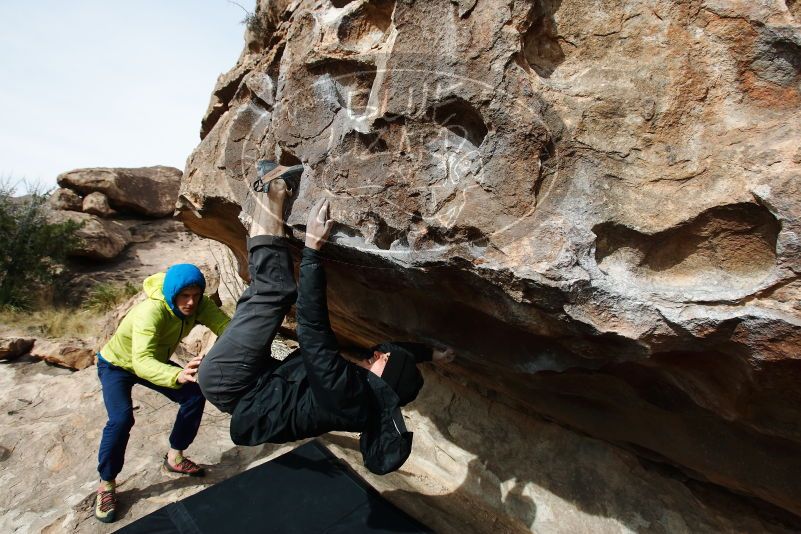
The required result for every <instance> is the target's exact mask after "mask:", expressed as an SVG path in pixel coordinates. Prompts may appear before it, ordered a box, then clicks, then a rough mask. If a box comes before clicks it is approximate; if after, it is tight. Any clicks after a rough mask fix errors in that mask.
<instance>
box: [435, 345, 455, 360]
mask: <svg viewBox="0 0 801 534" xmlns="http://www.w3.org/2000/svg"><path fill="white" fill-rule="evenodd" d="M454 358H456V353H455V352H454V350H453V349H452V348H451V347H445V348H442V349H434V350H433V352H432V353H431V360H432V361H433V362H434V363H451V362H452V361H453V360H454Z"/></svg>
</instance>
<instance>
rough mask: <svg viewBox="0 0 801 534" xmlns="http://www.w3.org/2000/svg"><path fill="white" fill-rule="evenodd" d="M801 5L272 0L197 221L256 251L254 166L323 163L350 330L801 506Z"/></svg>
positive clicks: (524, 404)
mask: <svg viewBox="0 0 801 534" xmlns="http://www.w3.org/2000/svg"><path fill="white" fill-rule="evenodd" d="M800 16H801V15H799V11H798V4H797V3H796V2H790V1H786V2H785V0H765V1H762V2H749V1H745V0H737V1H728V0H727V1H723V0H681V1H676V2H662V1H657V0H634V1H623V0H597V1H594V2H590V3H587V2H586V1H579V0H538V1H533V0H532V1H529V2H512V1H508V2H505V1H500V2H490V1H486V0H478V1H476V0H458V1H456V0H454V1H445V0H438V1H430V2H429V1H414V0H397V1H394V0H373V1H367V0H352V1H347V0H330V1H329V0H319V1H312V0H303V1H294V2H289V1H276V2H259V7H258V10H257V18H256V21H255V23H254V24H251V26H250V27H251V31H250V32H249V33H248V34H247V36H246V37H247V43H246V47H245V50H244V51H243V53H242V55H241V57H240V58H239V61H238V62H237V64H236V66H235V67H234V68H233V69H232V70H231V71H230V72H229V73H227V74H224V75H222V76H221V77H220V79H219V80H218V84H217V87H216V88H215V91H214V94H213V96H212V100H211V103H210V106H209V110H208V112H207V114H206V116H205V117H204V118H203V121H202V127H201V136H202V142H201V143H200V145H199V146H198V147H197V149H196V150H195V152H194V153H193V154H192V156H191V157H190V159H189V160H188V162H187V167H186V170H185V173H184V179H183V183H182V188H181V198H180V200H179V207H180V209H181V211H182V218H183V220H184V222H185V224H186V225H187V226H188V227H189V228H191V229H192V230H193V231H195V232H197V233H199V234H201V235H204V236H207V237H212V238H214V239H216V240H218V241H221V242H222V243H225V244H226V245H228V246H229V247H231V248H232V250H234V252H235V253H236V254H237V256H238V257H239V259H240V260H242V259H244V257H245V248H244V247H245V239H244V237H245V232H244V229H243V227H242V225H241V223H240V222H239V221H238V219H237V215H238V214H239V211H240V204H241V203H245V204H247V198H246V191H247V188H248V184H249V183H250V182H251V181H252V180H253V179H254V178H255V170H254V163H255V161H256V160H257V159H259V158H263V157H267V158H270V159H277V160H279V161H281V162H282V163H297V162H302V163H303V164H304V165H305V167H306V171H305V173H304V176H303V180H302V184H301V187H300V191H299V194H298V197H297V199H296V200H295V202H294V205H293V208H292V212H291V215H290V217H289V223H290V224H291V225H292V226H293V228H294V229H295V231H296V232H297V235H298V236H299V235H300V234H301V232H302V225H303V223H304V220H305V216H306V213H307V210H308V207H309V206H310V204H311V203H312V202H313V201H314V200H315V199H316V198H318V197H319V196H321V195H323V194H325V195H328V196H330V197H331V198H332V207H333V210H334V215H335V217H336V218H337V219H338V220H339V221H341V224H340V225H339V226H337V227H336V229H335V236H334V239H333V241H334V243H333V244H331V245H328V247H327V250H326V255H327V257H328V264H327V269H328V273H329V279H330V289H331V294H330V304H331V308H332V320H333V322H334V326H335V329H336V330H337V332H338V334H339V335H340V336H341V337H342V338H343V339H346V340H349V341H355V342H361V343H369V342H374V341H377V340H380V339H383V338H387V337H389V338H415V339H420V340H425V341H429V342H432V343H442V344H448V345H451V346H453V347H454V348H456V350H457V352H458V354H459V356H460V357H459V360H458V362H457V366H456V367H457V368H458V371H456V372H457V373H460V374H461V375H462V376H463V377H464V379H465V380H468V381H470V383H471V384H473V385H474V386H473V387H474V388H478V389H482V390H484V389H483V388H486V389H485V390H484V392H485V394H486V395H489V396H490V397H491V398H493V399H496V400H497V401H499V402H501V403H503V404H506V405H509V406H511V407H515V408H517V409H521V410H525V411H528V412H531V411H533V412H536V413H539V414H542V415H544V416H545V417H547V418H549V419H551V420H554V421H557V422H559V423H560V424H562V425H566V426H569V427H573V428H576V429H578V430H580V431H582V432H585V433H587V434H589V435H592V436H594V437H597V438H600V439H603V440H606V441H608V442H610V443H614V444H617V445H619V446H621V447H625V448H627V449H629V450H631V451H634V452H636V453H637V454H638V455H640V456H641V457H643V458H648V459H650V460H654V461H657V462H660V463H663V464H666V465H672V466H675V467H677V468H678V469H680V470H681V471H682V472H683V473H684V474H685V475H687V476H689V477H691V478H692V479H695V480H702V481H708V482H711V483H714V484H717V485H719V486H723V487H725V488H728V489H730V490H733V491H734V492H736V493H742V494H746V495H750V496H752V497H755V498H757V499H759V500H761V501H763V502H766V503H770V504H772V505H775V506H778V507H780V508H783V509H785V510H788V511H790V512H792V513H794V514H798V515H801V476H799V474H801V388H799V387H798V384H799V383H801V363H800V362H799V356H798V347H799V346H800V345H799V343H801V307H800V306H799V304H798V302H799V300H798V299H799V296H801V280H799V274H798V273H799V270H801V254H799V252H801V250H800V249H801V239H800V238H799V235H800V234H799V232H801V227H800V225H801V218H799V212H801V190H799V178H800V177H801V135H799V134H800V133H801V132H799V129H801V127H800V126H799V125H801V112H800V111H799V110H800V109H801V107H799V104H801V19H800V18H799V17H800ZM454 424H455V423H454ZM440 431H441V432H442V434H443V435H448V434H447V433H446V429H444V428H441V429H440ZM449 436H450V437H452V438H453V439H454V440H457V441H458V440H460V439H461V437H460V436H459V435H458V434H449ZM511 475H514V473H511Z"/></svg>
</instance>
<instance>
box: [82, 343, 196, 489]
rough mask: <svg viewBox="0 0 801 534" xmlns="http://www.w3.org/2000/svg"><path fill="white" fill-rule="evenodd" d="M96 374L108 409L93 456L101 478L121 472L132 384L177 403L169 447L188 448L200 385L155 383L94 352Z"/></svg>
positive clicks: (129, 425) (128, 430) (111, 477)
mask: <svg viewBox="0 0 801 534" xmlns="http://www.w3.org/2000/svg"><path fill="white" fill-rule="evenodd" d="M97 356H98V358H97V376H98V377H99V378H100V384H101V385H102V387H103V402H104V403H105V405H106V412H108V422H107V423H106V426H105V428H104V429H103V437H102V438H101V440H100V452H99V453H98V455H97V461H98V465H97V470H98V472H99V473H100V478H101V479H102V480H114V479H115V478H116V477H117V474H119V472H120V471H122V465H123V462H124V461H125V448H126V447H127V446H128V437H129V436H130V433H131V428H132V427H133V425H134V416H133V403H132V401H131V389H132V388H133V385H134V384H141V385H143V386H145V387H148V388H150V389H152V390H153V391H158V392H159V393H161V394H162V395H164V396H166V397H167V398H168V399H170V400H171V401H173V402H177V403H178V404H180V406H181V407H180V408H179V409H178V415H177V417H176V418H175V424H174V425H173V427H172V433H171V434H170V447H172V448H173V449H177V450H179V451H182V450H184V449H186V448H187V447H189V445H190V444H191V443H192V441H194V439H195V436H197V431H198V429H199V428H200V420H201V418H202V417H203V407H204V406H205V405H206V399H205V398H204V397H203V393H201V392H200V388H199V387H198V385H197V384H195V383H193V382H187V383H186V384H184V385H183V386H181V387H180V388H179V389H172V388H167V387H163V386H157V385H155V384H153V383H151V382H148V381H147V380H145V379H143V378H139V377H138V376H136V375H135V374H133V373H130V372H128V371H126V370H125V369H122V368H120V367H117V366H116V365H113V364H111V363H109V362H107V361H106V360H104V359H103V358H102V357H101V356H100V354H98V355H97Z"/></svg>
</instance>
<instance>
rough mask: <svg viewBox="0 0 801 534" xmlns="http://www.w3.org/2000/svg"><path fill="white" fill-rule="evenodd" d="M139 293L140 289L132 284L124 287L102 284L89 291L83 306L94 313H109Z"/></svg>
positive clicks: (126, 284) (127, 283)
mask: <svg viewBox="0 0 801 534" xmlns="http://www.w3.org/2000/svg"><path fill="white" fill-rule="evenodd" d="M137 293H139V288H138V287H137V286H135V285H134V284H132V283H131V282H125V284H124V285H122V284H111V283H101V284H97V285H96V286H94V287H93V288H92V289H90V290H89V294H88V295H87V297H86V300H85V301H84V303H83V306H84V308H87V309H89V310H92V311H94V312H107V311H109V310H112V309H114V308H115V307H116V306H117V304H120V303H122V302H124V301H126V300H128V299H129V298H131V297H132V296H134V295H136V294H137Z"/></svg>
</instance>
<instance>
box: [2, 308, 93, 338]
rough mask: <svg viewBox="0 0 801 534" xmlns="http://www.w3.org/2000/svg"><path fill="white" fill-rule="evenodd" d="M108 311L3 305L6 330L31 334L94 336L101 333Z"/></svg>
mask: <svg viewBox="0 0 801 534" xmlns="http://www.w3.org/2000/svg"><path fill="white" fill-rule="evenodd" d="M103 316H104V314H102V313H98V312H96V311H93V310H80V309H74V308H42V309H37V310H13V309H0V325H1V326H2V329H3V330H13V331H17V332H22V333H25V334H27V335H31V336H44V337H53V338H59V337H77V338H84V339H86V338H90V337H94V336H95V335H96V334H97V331H98V329H99V328H100V322H101V320H102V318H103Z"/></svg>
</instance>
